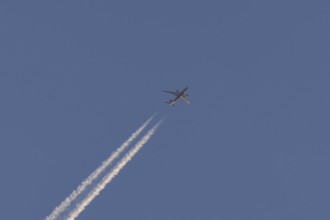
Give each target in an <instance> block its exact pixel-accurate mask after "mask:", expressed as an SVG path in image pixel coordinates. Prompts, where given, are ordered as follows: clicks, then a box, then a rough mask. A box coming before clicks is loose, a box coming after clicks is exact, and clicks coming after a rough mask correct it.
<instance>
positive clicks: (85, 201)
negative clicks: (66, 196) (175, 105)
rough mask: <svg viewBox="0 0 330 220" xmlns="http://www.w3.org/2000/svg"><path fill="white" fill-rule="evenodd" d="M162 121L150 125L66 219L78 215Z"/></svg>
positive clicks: (71, 218) (70, 219) (72, 219)
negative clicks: (152, 125)
mask: <svg viewBox="0 0 330 220" xmlns="http://www.w3.org/2000/svg"><path fill="white" fill-rule="evenodd" d="M161 123H162V121H159V122H158V123H157V124H156V125H155V126H154V127H152V128H151V129H150V130H149V131H148V132H147V133H146V134H145V135H144V136H143V137H142V138H141V140H140V141H139V142H138V143H136V145H135V146H134V147H133V148H132V149H131V150H130V151H128V152H127V153H126V154H125V156H124V157H123V158H122V159H121V160H120V161H119V162H118V163H117V164H116V165H115V167H114V168H113V169H112V170H111V171H109V173H108V174H106V176H104V177H103V179H102V180H101V181H100V182H99V183H98V184H97V185H96V186H95V187H94V188H93V189H92V190H91V192H90V193H89V194H88V195H87V196H86V197H85V198H84V199H83V200H82V201H81V202H80V203H78V204H77V205H76V207H75V209H73V210H72V211H71V212H70V213H69V215H68V217H67V220H74V219H76V218H77V217H78V215H79V214H80V213H81V212H82V211H84V209H85V208H86V206H88V205H89V204H90V203H91V202H92V201H93V200H94V198H95V197H96V196H98V195H99V194H100V192H101V191H102V190H103V189H104V188H105V187H106V185H108V183H110V181H111V180H112V179H113V178H114V177H115V176H116V175H117V174H118V173H119V172H120V170H121V169H123V168H124V167H125V165H126V164H127V163H128V162H129V161H130V160H131V159H132V158H133V157H134V155H135V154H136V153H137V152H138V151H139V150H140V149H141V148H142V147H143V145H144V144H146V143H147V142H148V140H149V139H150V138H151V137H152V135H153V134H154V133H155V132H156V130H157V128H158V127H159V125H160V124H161Z"/></svg>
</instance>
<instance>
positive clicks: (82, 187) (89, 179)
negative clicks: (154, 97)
mask: <svg viewBox="0 0 330 220" xmlns="http://www.w3.org/2000/svg"><path fill="white" fill-rule="evenodd" d="M154 116H155V115H152V116H151V117H150V118H149V119H148V120H147V121H146V122H144V123H143V124H142V125H141V127H140V128H138V129H137V130H136V131H135V132H134V133H132V135H131V136H130V137H129V138H128V139H127V141H125V142H124V143H123V144H122V145H121V146H120V147H119V148H118V149H117V150H116V151H114V152H113V153H112V154H111V155H110V156H109V157H108V159H106V160H104V161H103V162H102V164H101V165H100V166H99V167H98V168H97V169H96V170H95V171H94V172H93V173H91V174H90V175H89V176H88V177H87V178H86V179H85V180H84V181H83V182H82V183H81V184H80V185H79V186H78V187H77V188H76V189H75V190H74V191H73V192H72V193H71V194H70V195H69V196H68V197H67V198H66V199H65V200H64V201H63V202H62V203H61V204H60V205H59V206H57V207H56V208H55V209H54V210H53V212H52V213H51V214H50V215H49V216H47V217H46V220H55V219H57V218H58V217H59V216H60V215H61V214H62V213H63V212H64V211H66V209H67V208H68V207H69V206H70V204H71V203H72V202H73V201H74V200H75V199H76V198H77V197H78V196H79V195H80V194H81V193H82V192H84V191H85V190H86V188H87V187H88V186H89V185H90V184H92V182H93V181H94V180H95V179H96V178H98V176H99V175H100V174H101V173H102V172H103V171H104V170H105V169H106V168H107V167H108V166H109V165H110V164H111V163H112V162H113V161H114V160H115V159H116V158H118V156H119V155H120V154H121V153H122V152H123V151H124V150H125V149H126V148H127V147H128V146H129V145H130V144H131V143H132V142H133V141H134V140H135V139H136V138H137V137H138V136H139V134H140V133H141V132H142V131H143V130H144V129H145V128H146V126H147V125H148V124H149V123H150V122H151V120H152V119H153V118H154Z"/></svg>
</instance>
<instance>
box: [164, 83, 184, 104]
mask: <svg viewBox="0 0 330 220" xmlns="http://www.w3.org/2000/svg"><path fill="white" fill-rule="evenodd" d="M187 89H188V86H187V87H186V88H184V89H183V90H181V91H179V90H176V91H163V92H166V93H169V94H172V95H175V98H174V99H170V100H169V101H167V102H166V103H167V104H169V105H172V106H174V105H175V103H176V101H177V100H178V99H183V100H184V101H185V102H186V103H188V104H189V103H190V102H189V100H188V94H186V93H185V92H186V90H187Z"/></svg>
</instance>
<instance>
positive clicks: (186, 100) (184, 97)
mask: <svg viewBox="0 0 330 220" xmlns="http://www.w3.org/2000/svg"><path fill="white" fill-rule="evenodd" d="M180 98H181V99H183V100H184V101H185V102H187V103H188V104H190V102H189V100H188V98H187V97H186V96H181V97H180Z"/></svg>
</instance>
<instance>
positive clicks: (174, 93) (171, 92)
mask: <svg viewBox="0 0 330 220" xmlns="http://www.w3.org/2000/svg"><path fill="white" fill-rule="evenodd" d="M163 92H166V93H170V94H172V95H175V96H176V95H177V94H178V93H177V92H173V91H163Z"/></svg>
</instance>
